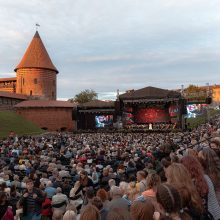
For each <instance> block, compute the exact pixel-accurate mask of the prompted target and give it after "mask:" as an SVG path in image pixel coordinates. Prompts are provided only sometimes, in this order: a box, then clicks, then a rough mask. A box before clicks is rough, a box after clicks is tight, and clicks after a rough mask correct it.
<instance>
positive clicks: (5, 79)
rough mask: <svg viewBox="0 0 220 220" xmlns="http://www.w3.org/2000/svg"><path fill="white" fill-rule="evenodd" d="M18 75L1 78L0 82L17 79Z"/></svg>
mask: <svg viewBox="0 0 220 220" xmlns="http://www.w3.org/2000/svg"><path fill="white" fill-rule="evenodd" d="M16 80H17V77H8V78H0V82H4V81H16Z"/></svg>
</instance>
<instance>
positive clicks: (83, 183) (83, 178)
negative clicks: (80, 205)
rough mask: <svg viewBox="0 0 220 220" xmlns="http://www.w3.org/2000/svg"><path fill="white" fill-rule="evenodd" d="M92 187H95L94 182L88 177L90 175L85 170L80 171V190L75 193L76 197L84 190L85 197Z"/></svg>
mask: <svg viewBox="0 0 220 220" xmlns="http://www.w3.org/2000/svg"><path fill="white" fill-rule="evenodd" d="M90 187H93V182H92V180H91V179H90V178H89V177H88V174H87V172H86V171H85V170H82V171H80V177H79V188H78V189H77V191H76V192H75V195H77V194H78V193H79V192H80V191H81V190H82V193H83V195H85V192H86V191H87V189H89V188H90ZM85 199H86V198H85Z"/></svg>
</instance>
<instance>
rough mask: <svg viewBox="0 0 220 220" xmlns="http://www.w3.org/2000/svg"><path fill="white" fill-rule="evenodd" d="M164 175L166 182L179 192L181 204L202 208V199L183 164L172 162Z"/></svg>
mask: <svg viewBox="0 0 220 220" xmlns="http://www.w3.org/2000/svg"><path fill="white" fill-rule="evenodd" d="M166 176H167V182H168V183H169V184H171V185H173V186H175V188H176V189H177V190H179V192H181V199H182V204H183V206H186V207H187V206H188V205H190V204H192V205H193V206H194V207H197V208H198V209H201V208H202V203H201V202H202V201H201V199H200V197H199V194H198V193H197V191H196V188H195V186H194V184H193V182H192V178H191V176H190V173H189V171H188V170H187V168H186V167H185V166H184V165H183V164H180V163H172V164H171V165H170V166H169V167H168V168H167V170H166Z"/></svg>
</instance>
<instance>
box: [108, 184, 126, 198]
mask: <svg viewBox="0 0 220 220" xmlns="http://www.w3.org/2000/svg"><path fill="white" fill-rule="evenodd" d="M110 196H111V198H118V197H122V196H123V195H122V191H121V189H120V188H119V187H118V186H112V188H111V189H110Z"/></svg>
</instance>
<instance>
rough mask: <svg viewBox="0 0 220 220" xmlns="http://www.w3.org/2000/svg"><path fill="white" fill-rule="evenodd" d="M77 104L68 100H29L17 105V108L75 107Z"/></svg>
mask: <svg viewBox="0 0 220 220" xmlns="http://www.w3.org/2000/svg"><path fill="white" fill-rule="evenodd" d="M75 105H76V104H75V103H71V102H68V101H55V100H28V101H23V102H20V103H18V104H17V105H15V107H16V108H42V107H47V108H53V107H56V108H73V107H74V106H75Z"/></svg>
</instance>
